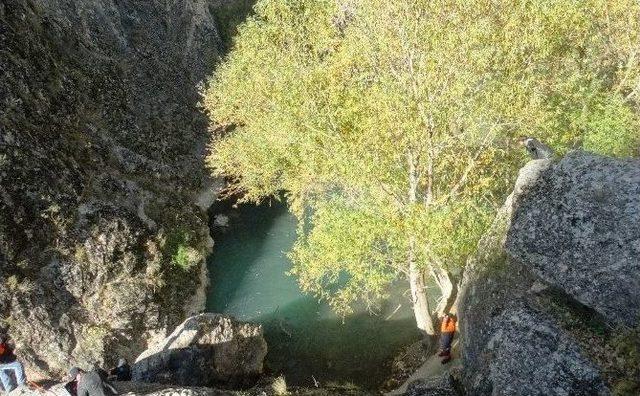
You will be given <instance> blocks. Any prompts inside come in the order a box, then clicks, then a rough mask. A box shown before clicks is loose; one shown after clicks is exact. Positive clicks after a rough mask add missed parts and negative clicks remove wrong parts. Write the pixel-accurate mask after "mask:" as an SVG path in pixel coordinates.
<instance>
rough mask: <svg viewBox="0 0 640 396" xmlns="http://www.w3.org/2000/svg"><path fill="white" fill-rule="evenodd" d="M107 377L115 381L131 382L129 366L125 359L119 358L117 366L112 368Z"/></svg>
mask: <svg viewBox="0 0 640 396" xmlns="http://www.w3.org/2000/svg"><path fill="white" fill-rule="evenodd" d="M109 375H112V376H115V378H116V381H131V366H129V364H128V363H127V360H126V359H124V358H120V359H119V360H118V366H116V367H114V368H112V369H111V371H110V372H109Z"/></svg>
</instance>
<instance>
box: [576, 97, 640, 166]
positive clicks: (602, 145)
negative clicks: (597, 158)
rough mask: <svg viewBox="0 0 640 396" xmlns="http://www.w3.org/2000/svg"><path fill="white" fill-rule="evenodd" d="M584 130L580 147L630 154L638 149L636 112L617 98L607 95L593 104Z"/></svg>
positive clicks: (633, 153) (615, 154)
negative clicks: (602, 100) (604, 98)
mask: <svg viewBox="0 0 640 396" xmlns="http://www.w3.org/2000/svg"><path fill="white" fill-rule="evenodd" d="M616 99H617V100H616ZM586 130H587V133H586V135H585V141H584V147H585V148H586V149H587V150H591V151H594V152H600V153H603V154H611V155H614V156H618V157H630V156H633V155H636V154H637V150H638V148H640V124H639V123H638V118H637V114H636V113H634V112H633V111H632V110H631V108H629V107H628V106H626V105H625V104H624V102H623V101H622V100H621V99H620V98H609V100H608V101H606V102H604V103H599V104H597V105H595V106H594V108H593V112H592V113H591V114H589V115H588V117H587V127H586Z"/></svg>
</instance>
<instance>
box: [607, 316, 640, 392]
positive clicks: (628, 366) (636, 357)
mask: <svg viewBox="0 0 640 396" xmlns="http://www.w3.org/2000/svg"><path fill="white" fill-rule="evenodd" d="M613 346H614V348H615V353H616V358H617V359H616V361H617V362H618V366H619V367H618V369H619V372H621V373H623V378H622V379H620V380H619V381H617V382H616V384H615V385H614V389H613V394H614V395H616V396H623V395H624V396H626V395H637V394H640V327H638V328H635V329H631V330H627V331H622V332H620V334H619V335H618V336H617V337H615V339H614V340H613Z"/></svg>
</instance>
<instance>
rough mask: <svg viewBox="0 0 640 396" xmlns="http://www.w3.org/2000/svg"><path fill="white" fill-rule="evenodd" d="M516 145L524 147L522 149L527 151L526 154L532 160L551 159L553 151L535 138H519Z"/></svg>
mask: <svg viewBox="0 0 640 396" xmlns="http://www.w3.org/2000/svg"><path fill="white" fill-rule="evenodd" d="M518 143H520V144H521V145H522V146H524V148H526V149H527V152H528V153H529V155H530V156H531V158H532V159H548V158H553V150H552V149H551V147H549V146H547V145H546V144H544V143H542V142H541V141H539V140H538V139H536V138H532V137H529V136H521V137H520V138H519V139H518Z"/></svg>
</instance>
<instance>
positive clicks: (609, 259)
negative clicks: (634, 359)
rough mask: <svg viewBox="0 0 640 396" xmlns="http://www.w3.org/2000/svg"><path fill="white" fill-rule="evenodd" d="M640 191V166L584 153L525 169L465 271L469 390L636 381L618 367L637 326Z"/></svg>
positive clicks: (578, 388)
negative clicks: (619, 339) (619, 352)
mask: <svg viewBox="0 0 640 396" xmlns="http://www.w3.org/2000/svg"><path fill="white" fill-rule="evenodd" d="M639 193H640V162H639V161H637V160H614V159H610V158H605V157H600V156H595V155H591V154H587V153H583V152H574V153H570V154H569V155H567V157H565V158H564V159H562V160H561V161H559V162H557V163H553V162H552V161H549V160H537V161H532V162H530V163H529V164H527V166H525V167H524V168H523V169H522V170H521V171H520V175H519V177H518V181H517V183H516V186H515V189H514V192H513V194H512V195H511V196H510V197H509V198H508V199H507V202H506V203H505V205H504V206H503V208H502V209H501V210H500V212H499V214H498V216H497V218H496V220H495V222H494V224H493V226H492V228H491V230H490V231H489V232H488V233H487V235H486V236H485V237H484V238H483V239H482V240H481V242H480V244H479V249H478V256H477V257H476V258H475V259H474V260H471V262H470V263H469V265H468V268H467V270H466V271H465V275H464V280H463V287H462V289H461V290H462V293H461V297H460V308H459V313H460V318H461V319H460V331H461V333H462V344H463V345H462V347H463V348H462V355H463V359H464V371H463V376H462V377H463V378H462V383H463V385H464V388H465V390H466V393H467V394H470V395H487V394H504V395H515V394H571V395H606V394H610V393H611V390H612V389H614V388H615V387H616V386H618V384H619V381H623V380H625V376H626V375H627V373H624V371H623V370H621V369H620V367H613V369H612V368H611V367H610V365H611V364H613V365H615V364H617V363H616V362H622V361H624V358H622V357H618V356H615V354H616V348H615V345H612V343H613V342H615V339H616V338H615V336H616V335H618V334H621V333H623V332H624V331H626V330H625V329H627V330H628V327H627V326H637V325H638V317H637V312H638V311H637V307H638V304H639V303H640V301H639V299H640V278H639V277H640V255H638V250H637V249H638V246H640V245H639V243H640V239H638V238H640V229H639V228H638V227H640V221H639V216H640V198H639V197H640V195H639ZM611 304H614V305H615V309H613V308H612V306H611ZM612 362H614V363H612ZM425 394H428V393H425Z"/></svg>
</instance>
